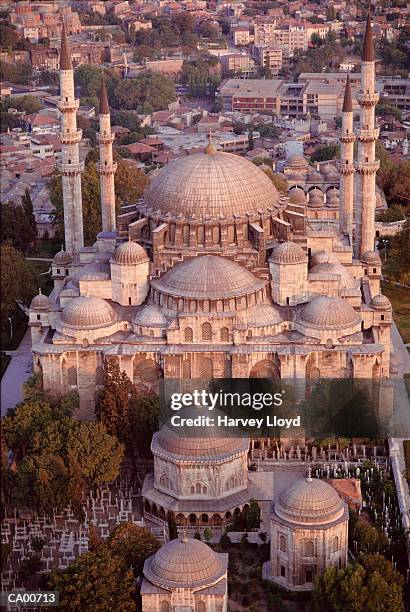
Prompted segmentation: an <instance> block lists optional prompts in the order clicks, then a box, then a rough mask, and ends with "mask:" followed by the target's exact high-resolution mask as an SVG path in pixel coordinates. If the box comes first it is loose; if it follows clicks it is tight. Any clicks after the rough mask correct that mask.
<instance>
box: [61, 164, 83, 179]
mask: <svg viewBox="0 0 410 612" xmlns="http://www.w3.org/2000/svg"><path fill="white" fill-rule="evenodd" d="M57 169H58V171H59V172H61V174H64V175H66V176H72V175H74V174H79V173H80V172H83V170H84V162H83V161H81V162H76V163H72V164H69V163H66V162H63V161H59V162H58V163H57Z"/></svg>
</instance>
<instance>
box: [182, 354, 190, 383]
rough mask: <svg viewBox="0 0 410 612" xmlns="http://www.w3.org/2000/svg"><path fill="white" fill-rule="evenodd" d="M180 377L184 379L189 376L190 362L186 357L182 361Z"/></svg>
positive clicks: (187, 378)
mask: <svg viewBox="0 0 410 612" xmlns="http://www.w3.org/2000/svg"><path fill="white" fill-rule="evenodd" d="M182 378H183V379H184V380H189V379H190V378H191V362H190V361H189V360H188V359H184V361H183V362H182Z"/></svg>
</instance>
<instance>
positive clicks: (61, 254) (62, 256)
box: [53, 249, 73, 266]
mask: <svg viewBox="0 0 410 612" xmlns="http://www.w3.org/2000/svg"><path fill="white" fill-rule="evenodd" d="M72 261H73V260H72V258H71V255H70V254H69V253H67V251H64V249H61V251H58V253H56V254H55V255H54V259H53V264H54V265H55V266H68V265H70V263H72Z"/></svg>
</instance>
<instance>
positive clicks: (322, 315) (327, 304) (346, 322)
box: [299, 295, 360, 329]
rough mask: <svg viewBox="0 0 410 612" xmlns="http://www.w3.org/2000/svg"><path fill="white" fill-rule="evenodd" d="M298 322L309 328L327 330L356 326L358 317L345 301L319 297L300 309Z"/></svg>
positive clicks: (358, 320) (324, 296) (336, 298)
mask: <svg viewBox="0 0 410 612" xmlns="http://www.w3.org/2000/svg"><path fill="white" fill-rule="evenodd" d="M299 320H300V321H301V322H302V323H304V324H305V325H308V326H311V327H318V328H323V329H329V328H338V327H350V326H353V325H356V324H357V323H360V316H359V315H358V314H357V313H356V312H355V311H354V309H353V307H352V306H351V305H350V304H349V303H348V302H346V300H343V299H342V298H340V297H328V296H326V295H320V296H318V297H316V298H314V299H313V300H312V301H311V302H308V304H306V305H305V306H304V307H303V308H302V311H301V313H300V319H299Z"/></svg>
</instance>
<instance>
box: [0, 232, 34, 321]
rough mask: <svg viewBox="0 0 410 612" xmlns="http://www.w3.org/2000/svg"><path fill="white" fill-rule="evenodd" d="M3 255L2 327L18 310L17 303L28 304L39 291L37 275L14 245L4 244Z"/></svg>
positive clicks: (2, 247) (0, 255)
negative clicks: (36, 280)
mask: <svg viewBox="0 0 410 612" xmlns="http://www.w3.org/2000/svg"><path fill="white" fill-rule="evenodd" d="M0 257H1V289H2V298H1V327H2V330H3V329H5V328H6V327H7V323H8V317H10V316H11V315H12V314H13V313H14V312H15V311H16V308H17V306H16V303H17V302H22V303H23V304H26V305H27V306H28V305H29V304H30V301H31V299H32V297H33V296H34V295H35V294H36V293H37V287H36V282H35V276H34V274H33V273H32V271H31V269H30V266H29V264H28V263H27V260H26V259H25V258H24V256H23V255H22V254H21V253H20V251H17V250H16V249H15V248H14V247H12V246H10V245H8V244H2V245H1V247H0Z"/></svg>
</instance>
